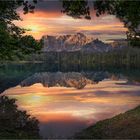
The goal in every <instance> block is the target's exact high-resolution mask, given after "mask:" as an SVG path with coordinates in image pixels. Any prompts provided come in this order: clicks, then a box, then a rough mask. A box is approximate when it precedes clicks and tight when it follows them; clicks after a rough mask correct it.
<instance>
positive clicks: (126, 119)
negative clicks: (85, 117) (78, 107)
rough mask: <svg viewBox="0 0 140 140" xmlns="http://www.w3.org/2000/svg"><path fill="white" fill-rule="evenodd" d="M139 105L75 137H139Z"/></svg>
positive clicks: (100, 122) (98, 123)
mask: <svg viewBox="0 0 140 140" xmlns="http://www.w3.org/2000/svg"><path fill="white" fill-rule="evenodd" d="M139 132H140V106H138V107H136V108H135V109H132V110H130V111H127V112H125V113H123V114H119V115H117V116H115V117H113V118H111V119H106V120H103V121H99V122H97V123H96V124H95V125H93V126H90V127H89V128H87V129H85V130H83V131H82V132H80V133H78V134H76V135H75V138H77V139H139V138H140V133H139Z"/></svg>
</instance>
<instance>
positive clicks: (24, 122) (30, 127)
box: [0, 96, 40, 139]
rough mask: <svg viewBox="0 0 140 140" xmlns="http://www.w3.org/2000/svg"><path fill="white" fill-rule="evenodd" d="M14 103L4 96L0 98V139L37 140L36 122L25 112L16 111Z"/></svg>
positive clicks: (13, 100)
mask: <svg viewBox="0 0 140 140" xmlns="http://www.w3.org/2000/svg"><path fill="white" fill-rule="evenodd" d="M15 101H16V100H15V99H9V98H8V97H6V96H1V97H0V138H1V139H36V138H38V139H39V138H40V136H39V127H38V123H39V122H38V120H37V119H36V118H33V117H31V116H30V115H28V114H27V113H26V111H21V110H18V109H17V105H16V104H15Z"/></svg>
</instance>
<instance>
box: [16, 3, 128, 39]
mask: <svg viewBox="0 0 140 140" xmlns="http://www.w3.org/2000/svg"><path fill="white" fill-rule="evenodd" d="M41 4H42V3H41ZM42 5H43V4H42ZM42 5H39V6H38V7H37V8H36V10H35V12H34V13H33V14H32V13H29V14H26V15H24V14H23V11H22V10H21V9H19V10H18V12H19V15H20V16H21V18H22V19H23V20H22V21H14V23H15V24H16V25H17V26H20V27H22V28H25V29H29V30H30V31H27V32H26V33H25V34H26V35H32V36H33V37H35V38H36V39H40V38H41V37H42V36H44V35H64V34H75V33H77V32H82V33H84V34H86V35H90V36H93V37H95V38H99V39H101V40H107V39H121V38H126V34H125V32H126V31H127V29H126V28H124V25H123V23H122V22H120V21H119V19H117V18H115V16H112V15H103V16H101V17H96V16H95V15H94V16H93V15H92V19H91V20H86V19H74V18H72V17H69V16H67V15H65V14H63V13H61V9H60V7H57V5H56V7H55V6H52V4H51V5H50V6H48V7H49V8H48V7H45V3H44V5H43V6H44V7H43V8H42ZM47 8H48V9H47ZM92 14H93V13H92Z"/></svg>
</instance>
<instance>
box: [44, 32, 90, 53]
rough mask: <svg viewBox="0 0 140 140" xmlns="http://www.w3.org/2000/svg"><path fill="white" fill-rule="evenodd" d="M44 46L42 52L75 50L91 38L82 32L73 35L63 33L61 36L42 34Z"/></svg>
mask: <svg viewBox="0 0 140 140" xmlns="http://www.w3.org/2000/svg"><path fill="white" fill-rule="evenodd" d="M43 40H44V47H43V49H42V51H43V52H49V51H57V52H58V51H77V50H80V49H81V48H82V46H84V45H86V44H88V43H90V42H91V41H93V38H90V37H87V36H86V35H84V34H82V33H77V34H74V35H63V36H48V35H47V36H44V37H43Z"/></svg>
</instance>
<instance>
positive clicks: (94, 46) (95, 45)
mask: <svg viewBox="0 0 140 140" xmlns="http://www.w3.org/2000/svg"><path fill="white" fill-rule="evenodd" d="M112 49H113V48H112V46H111V45H108V44H105V43H104V42H102V41H100V40H98V39H95V40H93V41H91V42H90V43H87V44H86V45H84V46H82V48H81V51H83V52H108V51H111V50H112Z"/></svg>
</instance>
